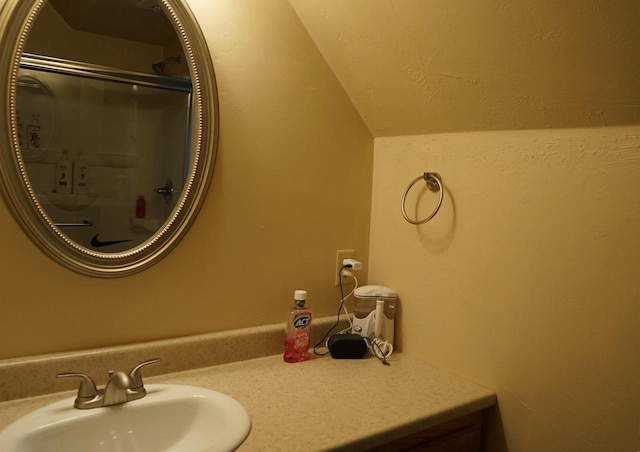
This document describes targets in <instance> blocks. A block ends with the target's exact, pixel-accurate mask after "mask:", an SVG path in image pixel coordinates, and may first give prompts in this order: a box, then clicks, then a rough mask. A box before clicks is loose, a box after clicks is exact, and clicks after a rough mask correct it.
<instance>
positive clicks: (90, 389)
mask: <svg viewBox="0 0 640 452" xmlns="http://www.w3.org/2000/svg"><path fill="white" fill-rule="evenodd" d="M56 377H57V378H80V387H79V388H78V398H79V399H92V398H94V397H95V396H97V395H98V389H97V388H96V384H95V383H94V382H93V380H92V379H91V377H90V376H88V375H85V374H81V373H77V372H67V373H61V374H58V375H56Z"/></svg>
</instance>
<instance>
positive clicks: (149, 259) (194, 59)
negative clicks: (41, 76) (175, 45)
mask: <svg viewBox="0 0 640 452" xmlns="http://www.w3.org/2000/svg"><path fill="white" fill-rule="evenodd" d="M45 3H46V0H5V3H4V5H3V6H1V7H0V68H2V69H0V90H1V91H0V103H1V104H2V109H1V110H0V189H1V190H2V195H3V197H4V200H5V202H6V204H7V206H8V207H9V209H10V211H11V212H12V213H13V215H14V217H15V219H16V221H17V222H18V223H19V224H20V226H21V227H22V229H23V230H24V231H25V233H26V234H27V235H28V236H29V237H30V238H31V240H32V241H33V242H34V243H35V244H36V245H37V246H38V247H39V248H40V249H41V250H42V251H43V252H45V253H46V254H47V255H48V256H49V257H51V258H52V259H53V260H55V261H56V262H58V263H60V264H62V265H63V266H65V267H66V268H68V269H70V270H73V271H75V272H78V273H81V274H84V275H88V276H93V277H102V278H113V277H120V276H127V275H131V274H134V273H137V272H140V271H142V270H144V269H147V268H149V267H150V266H151V265H153V264H154V263H156V262H157V261H158V260H160V259H161V258H163V257H164V256H166V255H167V253H169V252H170V251H171V250H172V249H173V247H175V246H176V245H177V244H178V242H179V241H180V239H181V238H182V237H184V235H185V234H186V232H187V230H188V229H189V227H190V226H191V225H192V223H193V222H194V220H195V217H196V215H197V213H198V211H199V210H200V208H201V206H202V204H203V202H204V198H205V195H206V193H207V190H208V188H209V184H210V181H211V177H212V174H213V167H214V163H215V157H216V151H217V141H218V100H217V99H218V97H217V89H216V82H215V75H214V70H213V63H212V61H211V57H210V54H209V51H208V47H207V44H206V42H205V38H204V35H203V34H202V31H201V30H200V28H199V26H198V24H197V21H196V19H195V17H194V16H193V13H192V12H191V10H190V9H189V7H188V6H187V5H186V3H185V2H184V0H159V2H158V3H159V4H161V5H162V8H163V9H164V11H165V14H166V15H167V17H168V18H169V20H170V21H171V22H172V24H173V25H174V29H175V31H176V33H177V35H178V37H179V39H180V40H181V41H182V45H183V49H184V52H185V55H186V59H187V60H188V64H189V67H190V72H191V78H192V84H193V97H192V99H193V101H192V108H193V111H192V121H191V129H190V133H191V150H190V155H191V165H190V171H189V173H188V175H187V180H186V181H185V185H184V190H183V191H182V193H181V195H180V199H179V201H178V203H177V205H176V208H175V209H174V210H173V213H172V215H171V216H170V217H169V219H168V220H167V221H166V222H165V223H164V224H163V225H162V226H161V228H160V229H159V230H158V231H157V232H156V233H155V234H154V235H153V236H151V237H150V238H149V239H148V240H147V241H145V242H144V243H142V244H141V245H139V246H137V247H135V248H131V249H129V250H126V251H123V252H119V253H99V252H95V251H93V250H90V249H87V248H84V247H82V246H80V245H78V244H77V243H75V242H74V241H72V240H70V239H69V238H68V237H66V236H65V235H64V234H63V233H62V232H61V231H60V229H58V228H57V227H56V226H55V225H54V223H53V222H52V220H51V219H50V218H49V217H48V216H47V214H46V213H45V211H44V210H43V208H42V206H41V204H40V202H39V201H38V198H37V196H36V194H35V192H34V190H33V187H32V186H31V183H30V181H29V178H28V176H27V173H26V169H25V163H24V160H23V158H22V154H21V151H20V146H19V144H18V143H19V141H18V140H19V138H18V132H17V124H16V95H17V80H18V69H19V67H20V58H21V56H22V53H23V50H24V46H25V42H26V39H27V36H28V34H29V32H30V30H31V27H32V25H33V23H34V21H35V19H36V17H37V15H38V12H39V11H40V9H41V8H42V6H43V5H44V4H45Z"/></svg>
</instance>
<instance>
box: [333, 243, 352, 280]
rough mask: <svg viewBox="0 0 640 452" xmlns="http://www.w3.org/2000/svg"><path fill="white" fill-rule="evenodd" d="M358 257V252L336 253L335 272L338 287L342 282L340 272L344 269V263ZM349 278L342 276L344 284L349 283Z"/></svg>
mask: <svg viewBox="0 0 640 452" xmlns="http://www.w3.org/2000/svg"><path fill="white" fill-rule="evenodd" d="M355 257H356V250H338V251H336V271H335V272H334V275H335V277H334V284H335V286H336V287H337V286H338V284H340V281H338V272H339V271H340V269H341V268H342V261H343V260H344V259H355ZM347 279H348V277H346V276H344V275H342V282H343V283H344V282H345V281H347Z"/></svg>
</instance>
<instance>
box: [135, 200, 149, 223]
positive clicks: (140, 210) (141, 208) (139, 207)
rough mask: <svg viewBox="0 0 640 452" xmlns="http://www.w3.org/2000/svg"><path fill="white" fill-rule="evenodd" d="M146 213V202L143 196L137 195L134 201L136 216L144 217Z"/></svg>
mask: <svg viewBox="0 0 640 452" xmlns="http://www.w3.org/2000/svg"><path fill="white" fill-rule="evenodd" d="M146 215H147V202H146V201H145V200H144V196H142V195H139V196H138V200H137V201H136V218H144V217H145V216H146Z"/></svg>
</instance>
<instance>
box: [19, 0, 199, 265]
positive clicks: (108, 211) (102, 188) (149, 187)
mask: <svg viewBox="0 0 640 452" xmlns="http://www.w3.org/2000/svg"><path fill="white" fill-rule="evenodd" d="M191 103H192V87H191V81H190V79H189V69H188V66H187V65H186V64H185V63H184V56H183V54H182V48H181V44H180V41H179V40H178V38H177V36H176V33H175V32H174V30H173V27H172V25H171V23H170V22H169V21H168V20H167V18H166V17H165V15H164V13H163V12H162V9H161V8H158V7H157V6H156V5H155V4H154V2H153V1H146V0H140V1H131V0H92V1H86V0H50V2H49V3H47V4H46V5H45V6H44V7H43V8H42V10H41V12H40V14H39V16H38V18H37V20H36V21H35V23H34V26H33V28H32V30H31V32H30V34H29V36H28V39H27V42H26V44H25V54H24V55H23V57H22V60H21V63H20V71H19V75H18V88H17V105H16V110H17V111H16V114H17V121H16V122H17V126H18V137H19V144H20V148H21V153H22V157H23V160H24V163H25V167H26V170H27V174H28V178H29V181H30V183H31V187H32V189H33V191H34V192H35V194H36V196H37V199H38V201H39V203H40V205H41V206H42V208H43V209H44V211H45V212H46V215H47V216H48V217H49V218H50V220H51V222H52V223H54V224H55V225H56V227H58V228H59V229H60V231H61V232H62V233H63V234H65V235H66V236H67V237H68V238H69V239H70V240H72V241H74V242H76V243H77V244H78V245H80V246H82V247H85V248H88V249H90V250H94V251H97V252H101V253H111V252H121V251H124V250H127V249H130V248H134V247H137V246H138V245H140V244H142V243H144V242H145V241H146V240H148V239H149V238H150V237H152V236H153V235H154V234H155V233H156V231H158V229H159V228H161V227H162V225H163V224H164V223H165V221H167V219H168V218H170V216H171V214H172V212H173V211H174V209H175V206H176V202H177V200H178V199H179V197H180V193H181V191H182V189H183V185H184V183H185V180H186V178H187V176H188V173H189V165H190V161H191V157H190V155H189V149H190V139H189V138H190V137H189V130H190V124H189V122H190V116H191V113H190V112H191Z"/></svg>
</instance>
